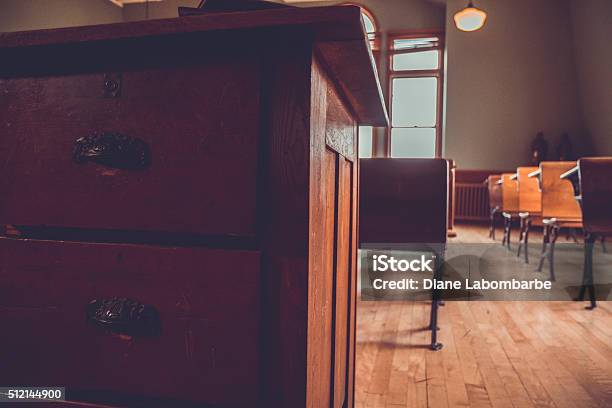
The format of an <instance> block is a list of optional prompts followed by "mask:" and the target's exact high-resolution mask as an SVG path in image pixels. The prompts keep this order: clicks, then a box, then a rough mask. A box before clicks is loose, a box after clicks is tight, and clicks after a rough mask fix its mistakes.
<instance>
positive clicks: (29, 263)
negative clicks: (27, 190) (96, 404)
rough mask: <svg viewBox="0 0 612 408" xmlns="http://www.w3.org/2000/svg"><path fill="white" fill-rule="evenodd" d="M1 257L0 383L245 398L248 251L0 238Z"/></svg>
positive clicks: (251, 286)
mask: <svg viewBox="0 0 612 408" xmlns="http://www.w3.org/2000/svg"><path fill="white" fill-rule="evenodd" d="M0 259H2V263H1V264H0V325H1V327H2V336H0V361H2V370H0V384H15V385H56V386H65V387H67V388H68V389H69V390H74V391H75V392H82V390H91V391H92V392H100V391H103V392H110V393H117V394H119V395H124V394H129V395H135V396H138V395H140V396H147V397H159V398H170V399H177V400H191V401H201V402H206V403H211V404H222V405H230V406H254V405H256V401H257V398H258V393H257V384H258V370H259V369H258V367H259V361H258V354H257V352H258V346H257V344H258V333H259V295H258V293H259V253H258V252H254V251H225V250H208V249H194V248H160V247H147V246H138V245H115V244H82V243H65V242H50V241H27V240H26V241H22V240H11V239H5V238H2V239H0ZM113 298H117V299H115V300H113ZM124 298H128V299H131V300H134V301H137V302H140V303H141V304H142V305H144V306H143V307H142V308H141V309H138V308H137V307H136V308H134V309H131V308H130V305H129V304H128V302H127V301H123V300H122V299H124ZM93 300H97V301H98V303H92V301H93ZM102 300H107V301H108V303H107V305H106V306H107V307H106V308H104V307H102V306H101V301H102ZM113 301H114V303H113V304H111V302H113ZM121 305H123V306H124V308H123V310H121V311H119V308H120V306H121ZM104 310H106V311H108V310H111V313H110V314H106V313H103V312H102V311H104ZM98 311H100V313H97V312H98ZM237 390H239V392H237Z"/></svg>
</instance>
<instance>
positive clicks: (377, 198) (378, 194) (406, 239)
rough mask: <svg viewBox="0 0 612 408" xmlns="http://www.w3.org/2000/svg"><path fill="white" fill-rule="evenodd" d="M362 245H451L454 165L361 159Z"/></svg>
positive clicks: (360, 221) (413, 160)
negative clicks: (450, 175)
mask: <svg viewBox="0 0 612 408" xmlns="http://www.w3.org/2000/svg"><path fill="white" fill-rule="evenodd" d="M360 163H361V169H360V173H361V175H360V180H361V182H360V186H359V189H360V201H359V203H360V204H359V211H360V215H359V242H360V245H364V244H370V243H399V244H401V243H441V242H446V234H447V221H448V217H447V203H448V198H447V196H448V162H447V161H446V160H444V159H361V160H360Z"/></svg>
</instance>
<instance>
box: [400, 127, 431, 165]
mask: <svg viewBox="0 0 612 408" xmlns="http://www.w3.org/2000/svg"><path fill="white" fill-rule="evenodd" d="M391 157H404V158H406V157H408V158H433V157H436V130H435V129H431V128H426V129H406V128H399V129H397V128H396V129H391Z"/></svg>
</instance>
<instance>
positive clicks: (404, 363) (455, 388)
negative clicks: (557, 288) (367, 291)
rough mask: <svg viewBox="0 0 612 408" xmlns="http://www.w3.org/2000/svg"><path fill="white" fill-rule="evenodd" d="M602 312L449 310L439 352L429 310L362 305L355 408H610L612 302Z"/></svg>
mask: <svg viewBox="0 0 612 408" xmlns="http://www.w3.org/2000/svg"><path fill="white" fill-rule="evenodd" d="M457 232H458V238H457V239H458V240H462V241H464V242H465V241H469V242H486V240H487V239H488V238H487V237H486V231H485V229H484V228H481V227H464V228H461V227H459V228H458V231H457ZM500 235H501V234H500ZM488 242H490V241H488ZM598 304H599V307H598V308H597V309H596V310H594V311H586V310H584V309H583V306H584V304H582V303H575V302H457V301H448V302H446V305H445V306H444V307H442V308H441V309H440V324H439V326H440V332H439V338H440V341H441V342H442V343H443V344H444V348H443V349H442V350H440V351H437V352H434V351H430V350H429V349H428V348H427V346H428V343H429V333H428V332H427V331H426V330H424V329H425V327H426V325H427V323H428V317H429V305H428V304H426V303H415V302H359V304H358V315H357V318H358V324H357V362H356V364H357V378H356V393H357V396H356V404H357V407H393V408H399V407H434V408H437V407H472V406H473V407H612V302H599V303H598Z"/></svg>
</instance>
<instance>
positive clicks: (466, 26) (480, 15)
mask: <svg viewBox="0 0 612 408" xmlns="http://www.w3.org/2000/svg"><path fill="white" fill-rule="evenodd" d="M454 19H455V25H456V26H457V28H458V29H459V30H461V31H476V30H479V29H480V28H482V26H483V25H484V23H485V21H486V20H487V13H485V12H484V11H483V10H481V9H478V8H476V7H474V4H473V3H472V0H470V1H469V3H468V5H467V7H466V8H464V9H463V10H460V11H458V12H457V13H456V14H455V17H454Z"/></svg>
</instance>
